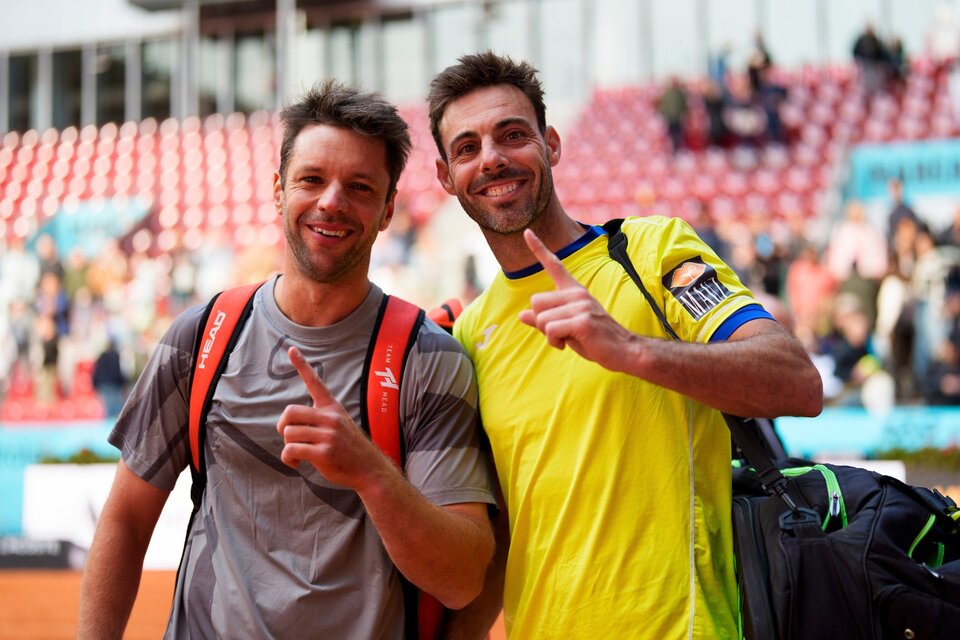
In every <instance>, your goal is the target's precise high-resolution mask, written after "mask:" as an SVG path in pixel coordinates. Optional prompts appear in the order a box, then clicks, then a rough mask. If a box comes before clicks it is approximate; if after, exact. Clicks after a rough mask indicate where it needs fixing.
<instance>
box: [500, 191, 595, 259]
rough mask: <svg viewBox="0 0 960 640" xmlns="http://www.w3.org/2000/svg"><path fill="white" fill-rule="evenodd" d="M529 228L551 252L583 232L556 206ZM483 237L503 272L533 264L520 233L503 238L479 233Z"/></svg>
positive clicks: (531, 255)
mask: <svg viewBox="0 0 960 640" xmlns="http://www.w3.org/2000/svg"><path fill="white" fill-rule="evenodd" d="M530 229H531V230H532V231H533V232H534V233H536V234H537V237H538V238H540V241H541V242H543V244H544V245H546V247H547V248H548V249H550V251H553V252H554V253H556V252H557V251H559V250H560V249H562V248H564V247H565V246H567V245H568V244H570V243H571V242H573V241H574V240H576V239H577V238H579V237H580V236H582V235H583V233H584V229H583V226H582V225H581V224H580V223H579V222H577V221H576V220H574V219H572V218H570V217H569V216H568V215H567V214H566V212H565V211H564V210H563V209H562V208H560V207H559V206H557V207H556V208H555V209H553V210H552V211H547V212H545V213H544V215H543V216H542V217H541V218H540V219H539V220H537V221H536V222H534V223H533V224H531V225H530ZM483 235H484V236H485V237H486V239H487V244H488V245H490V250H491V251H492V252H493V255H494V257H496V259H497V262H499V263H500V268H501V269H503V270H504V271H519V270H521V269H524V268H526V267H529V266H530V265H532V264H534V263H535V262H537V259H536V258H535V257H534V255H533V254H532V253H531V252H530V248H529V247H527V243H526V241H525V240H524V239H523V231H518V232H517V233H511V234H507V235H503V234H498V233H494V232H491V231H487V230H483Z"/></svg>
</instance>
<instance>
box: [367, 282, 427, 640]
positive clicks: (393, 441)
mask: <svg viewBox="0 0 960 640" xmlns="http://www.w3.org/2000/svg"><path fill="white" fill-rule="evenodd" d="M425 317H426V314H425V313H424V311H423V310H422V309H420V308H419V307H417V306H415V305H413V304H410V303H409V302H407V301H405V300H401V299H400V298H397V297H395V296H384V300H383V302H382V303H381V305H380V313H379V314H378V316H377V322H376V325H375V326H374V330H373V336H372V338H371V340H370V348H369V349H368V350H367V360H366V362H365V363H364V371H363V378H362V385H364V386H365V389H364V390H363V394H362V395H363V397H364V398H365V402H364V403H362V405H361V411H363V412H364V418H363V421H364V423H365V424H366V426H367V428H368V429H369V431H370V439H371V440H373V442H374V443H375V444H376V445H377V446H378V447H380V449H381V450H383V452H384V453H386V454H387V455H388V456H390V458H391V459H392V460H393V461H394V462H395V463H396V464H397V465H398V466H399V467H400V468H401V469H402V468H403V461H404V458H405V454H406V451H405V447H404V445H403V436H402V434H401V427H400V382H401V380H402V379H403V367H404V365H405V364H406V360H407V356H408V355H409V353H410V349H411V348H412V346H413V343H414V341H415V340H416V338H417V333H418V332H419V331H420V325H421V324H423V320H424V318H425ZM403 600H404V609H405V610H406V621H407V622H406V631H405V633H406V638H407V640H437V638H439V637H440V629H441V626H442V622H443V616H444V612H445V609H444V607H443V605H442V604H440V602H439V601H438V600H437V599H436V598H434V597H433V596H431V595H430V594H428V593H425V592H423V591H420V590H419V589H417V588H416V587H414V586H413V585H412V584H411V583H410V582H408V581H407V580H403Z"/></svg>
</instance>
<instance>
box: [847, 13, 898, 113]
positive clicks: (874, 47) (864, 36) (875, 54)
mask: <svg viewBox="0 0 960 640" xmlns="http://www.w3.org/2000/svg"><path fill="white" fill-rule="evenodd" d="M852 53H853V60H854V62H856V64H857V67H858V68H859V70H860V87H861V89H862V91H863V95H864V98H865V99H867V100H869V99H870V98H872V97H873V96H875V95H877V94H878V93H879V92H881V91H883V90H884V89H886V86H887V81H888V79H889V70H890V52H889V51H887V47H886V45H884V43H883V40H881V39H880V37H879V36H878V35H877V33H876V30H875V29H874V26H873V23H871V22H867V23H866V24H865V25H864V28H863V32H862V33H861V34H860V35H858V36H857V38H856V40H855V41H854V43H853V51H852Z"/></svg>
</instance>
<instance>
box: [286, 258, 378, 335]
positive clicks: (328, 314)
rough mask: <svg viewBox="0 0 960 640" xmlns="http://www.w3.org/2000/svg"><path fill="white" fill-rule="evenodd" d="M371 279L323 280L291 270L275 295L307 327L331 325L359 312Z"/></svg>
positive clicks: (293, 319) (288, 314)
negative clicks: (325, 281) (314, 279)
mask: <svg viewBox="0 0 960 640" xmlns="http://www.w3.org/2000/svg"><path fill="white" fill-rule="evenodd" d="M370 286H371V284H370V281H369V280H368V279H366V278H363V280H362V281H358V282H355V283H350V284H344V283H323V282H315V281H313V280H309V279H307V278H304V277H303V276H302V275H300V274H298V273H296V272H294V271H288V272H286V273H284V274H283V275H281V276H280V278H279V279H278V280H277V284H276V287H275V288H274V292H273V297H274V299H275V300H276V301H277V306H278V307H279V308H280V311H281V312H283V315H285V316H286V317H287V318H288V319H289V320H290V321H291V322H295V323H296V324H299V325H301V326H304V327H327V326H330V325H332V324H336V323H337V322H340V321H341V320H343V319H344V318H346V317H347V316H349V315H350V314H351V313H353V312H354V311H356V309H357V307H359V306H360V305H361V304H362V303H363V301H364V299H365V298H366V297H367V294H368V293H369V292H370Z"/></svg>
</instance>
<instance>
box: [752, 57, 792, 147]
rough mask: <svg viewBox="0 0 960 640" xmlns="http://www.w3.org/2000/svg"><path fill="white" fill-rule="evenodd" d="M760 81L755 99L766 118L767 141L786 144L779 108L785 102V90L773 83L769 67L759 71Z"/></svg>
mask: <svg viewBox="0 0 960 640" xmlns="http://www.w3.org/2000/svg"><path fill="white" fill-rule="evenodd" d="M760 74H761V76H760V81H759V86H758V88H757V97H758V99H759V100H760V104H761V105H762V107H763V112H764V115H765V116H766V118H767V139H768V140H769V141H771V142H779V143H784V142H786V132H785V130H784V127H783V120H782V119H781V118H780V108H781V107H782V106H783V103H784V102H786V101H787V89H786V87H784V86H783V85H781V84H778V83H776V82H774V80H773V77H772V75H771V73H770V69H769V67H767V68H764V69H761V70H760Z"/></svg>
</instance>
